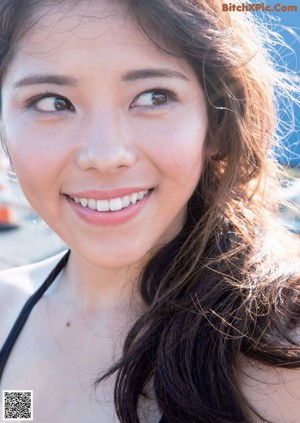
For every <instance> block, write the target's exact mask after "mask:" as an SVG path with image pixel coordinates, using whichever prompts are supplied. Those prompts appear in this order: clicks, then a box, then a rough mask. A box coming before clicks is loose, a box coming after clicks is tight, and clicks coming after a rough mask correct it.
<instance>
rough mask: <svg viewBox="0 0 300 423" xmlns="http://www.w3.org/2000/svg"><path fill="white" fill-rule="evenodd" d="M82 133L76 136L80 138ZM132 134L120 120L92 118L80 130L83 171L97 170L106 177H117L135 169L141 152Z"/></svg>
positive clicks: (78, 159)
mask: <svg viewBox="0 0 300 423" xmlns="http://www.w3.org/2000/svg"><path fill="white" fill-rule="evenodd" d="M78 135H79V134H76V137H78ZM130 138H131V137H130V134H129V133H128V132H127V131H126V130H125V129H124V127H123V126H122V124H121V123H120V121H118V122H117V121H116V119H112V118H109V117H108V116H107V115H106V116H105V118H104V117H103V116H102V117H100V118H99V116H98V118H95V119H93V121H92V119H89V122H88V123H86V124H84V125H82V127H81V129H80V141H79V146H78V150H77V163H78V165H79V167H80V168H81V169H84V170H88V169H97V170H98V171H99V172H100V173H103V174H113V173H116V172H118V171H119V170H120V169H125V168H130V167H132V166H133V165H134V164H135V162H136V160H137V151H136V148H135V146H134V145H133V142H132V141H131V140H130Z"/></svg>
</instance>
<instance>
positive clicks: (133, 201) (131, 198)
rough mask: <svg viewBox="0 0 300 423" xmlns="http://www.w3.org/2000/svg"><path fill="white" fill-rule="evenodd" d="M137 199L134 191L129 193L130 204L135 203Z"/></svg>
mask: <svg viewBox="0 0 300 423" xmlns="http://www.w3.org/2000/svg"><path fill="white" fill-rule="evenodd" d="M137 199H138V195H137V193H136V192H134V193H133V194H131V195H130V201H131V203H132V204H135V203H136V202H137Z"/></svg>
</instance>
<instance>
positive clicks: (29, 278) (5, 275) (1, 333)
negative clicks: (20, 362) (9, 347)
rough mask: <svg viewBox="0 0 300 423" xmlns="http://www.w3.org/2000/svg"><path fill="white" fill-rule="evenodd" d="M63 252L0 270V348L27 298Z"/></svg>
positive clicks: (42, 280)
mask: <svg viewBox="0 0 300 423" xmlns="http://www.w3.org/2000/svg"><path fill="white" fill-rule="evenodd" d="M64 254H65V253H64V252H63V253H60V254H58V255H55V256H53V257H50V258H49V259H46V260H43V261H41V262H38V263H33V264H29V265H26V266H20V267H15V268H13V269H7V270H3V271H1V272H0V320H1V327H0V349H1V347H2V345H3V343H4V341H5V339H6V337H7V335H8V333H9V331H10V329H11V327H12V325H13V323H14V322H15V320H16V318H17V316H18V314H19V312H20V311H21V309H22V307H23V305H24V304H25V302H26V301H27V299H28V298H29V297H30V296H31V295H32V294H33V293H34V292H35V291H36V290H37V289H38V288H39V286H40V285H41V284H42V283H43V282H44V280H45V279H46V277H47V276H48V274H49V273H50V272H51V270H52V269H53V268H54V266H55V265H56V264H57V263H58V261H59V260H60V258H61V257H62V256H63V255H64Z"/></svg>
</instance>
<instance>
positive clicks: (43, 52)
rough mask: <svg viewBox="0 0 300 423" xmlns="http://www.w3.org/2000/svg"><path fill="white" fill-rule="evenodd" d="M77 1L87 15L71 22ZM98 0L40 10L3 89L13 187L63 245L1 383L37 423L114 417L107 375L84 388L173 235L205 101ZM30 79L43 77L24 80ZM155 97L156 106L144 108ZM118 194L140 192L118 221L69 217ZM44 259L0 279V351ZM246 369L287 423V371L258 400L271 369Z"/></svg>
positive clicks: (118, 343)
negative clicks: (28, 405)
mask: <svg viewBox="0 0 300 423" xmlns="http://www.w3.org/2000/svg"><path fill="white" fill-rule="evenodd" d="M87 3H89V4H90V5H92V6H93V7H92V9H91V11H89V13H90V16H92V17H93V19H91V20H89V19H81V18H82V16H86V12H87V10H86V9H84V8H86V4H87ZM106 3H107V4H106ZM112 3H114V2H103V4H104V6H105V9H104V12H105V19H103V10H102V9H101V7H102V6H101V5H102V2H82V4H81V5H79V6H78V7H80V9H78V10H77V9H76V13H75V14H74V16H71V17H70V20H68V19H64V18H63V19H61V15H59V14H57V13H58V12H57V11H56V13H54V14H52V15H51V13H50V12H51V11H50V12H49V13H47V14H46V17H45V20H46V21H45V22H44V21H43V22H42V25H41V26H40V27H36V28H34V29H33V31H32V32H31V33H30V34H29V35H28V38H26V39H25V40H23V41H24V43H23V45H22V46H21V47H22V48H20V49H19V51H18V53H17V54H16V57H14V59H13V60H12V63H11V65H10V67H9V69H8V72H7V74H6V77H5V79H4V83H3V85H4V86H3V92H2V94H3V121H4V127H5V131H6V138H7V145H8V150H9V152H10V155H11V158H12V160H13V164H14V166H15V170H16V172H17V175H18V178H19V180H20V183H21V185H22V188H23V190H24V192H25V194H26V196H27V198H28V200H29V201H30V203H31V204H32V205H33V207H34V208H35V209H36V210H37V211H38V212H39V214H40V215H41V216H42V218H43V219H44V220H45V221H46V222H47V223H48V224H49V226H51V227H52V228H53V229H54V230H55V231H56V232H57V233H58V235H59V236H61V238H62V239H64V241H65V242H66V243H67V245H70V247H71V249H72V254H71V257H70V261H69V263H68V265H67V267H66V269H65V270H64V272H63V273H62V274H61V275H60V276H59V277H58V278H57V280H56V281H55V282H54V284H53V285H52V286H51V288H50V289H49V290H48V291H47V292H46V294H45V295H44V297H43V298H42V299H41V300H40V301H39V302H38V303H37V304H36V306H35V307H34V309H33V311H32V313H31V315H30V317H29V319H28V321H27V323H26V325H25V327H24V328H23V330H22V332H21V334H20V336H19V338H18V340H17V343H16V345H15V346H14V348H13V351H12V353H11V355H10V357H9V360H8V362H7V365H6V367H5V370H4V373H3V378H2V380H1V389H32V390H33V392H34V420H35V421H36V422H37V423H53V421H55V422H56V423H65V422H72V423H82V422H87V423H94V422H95V423H96V422H97V423H98V422H101V423H111V422H114V421H115V422H116V421H117V418H116V416H115V409H114V404H113V385H114V380H113V378H112V379H110V380H109V381H107V382H106V383H103V384H102V385H101V386H100V387H99V388H98V390H97V391H96V393H94V392H93V381H94V380H95V378H97V376H99V374H101V372H103V371H104V370H105V369H107V368H108V367H109V366H110V365H111V364H112V363H113V362H114V360H115V359H117V358H118V357H119V356H120V354H121V348H122V344H123V341H124V338H125V337H126V334H127V333H128V330H129V327H130V325H132V323H133V322H134V320H135V319H136V318H138V316H139V315H140V314H141V313H142V312H143V310H144V306H143V304H142V302H141V300H140V298H139V295H138V294H137V287H136V283H137V280H138V275H139V273H140V271H141V269H142V268H143V266H144V265H145V263H146V262H147V260H148V259H149V253H151V251H152V249H153V248H156V247H157V246H158V245H160V244H161V243H163V242H166V241H168V240H169V239H170V238H172V237H173V236H174V234H175V233H177V232H178V230H180V228H181V226H182V223H183V220H184V217H185V213H186V204H187V201H188V199H189V198H190V196H191V195H192V193H193V191H194V189H195V187H196V185H197V183H198V180H199V177H200V176H201V171H202V164H203V160H204V159H205V154H206V153H207V152H206V151H204V144H205V142H204V141H205V136H206V131H207V124H208V121H207V114H206V103H205V96H204V93H203V91H202V89H201V87H200V86H199V83H198V80H197V79H196V77H195V75H194V74H193V71H192V70H191V69H190V68H189V66H187V63H184V62H183V61H180V60H179V59H176V58H174V57H171V56H170V55H167V54H164V53H162V52H161V51H159V50H158V49H156V48H155V47H154V46H153V45H152V44H151V43H150V42H149V40H146V39H145V37H144V36H142V34H141V32H140V31H138V30H137V28H136V25H134V24H133V23H132V22H131V21H130V20H128V19H127V15H124V13H123V12H124V11H123V10H122V9H120V10H119V9H118V10H117V12H118V13H112V14H110V13H108V12H107V11H109V12H110V9H109V8H110V7H111V4H112ZM77 12H78V13H77ZM113 12H115V10H113ZM97 14H99V17H100V18H101V19H99V20H95V19H94V16H98V15H97ZM78 17H79V18H80V19H79V20H78ZM48 18H49V20H47V19H48ZM74 19H75V20H74ZM76 19H77V20H76ZM77 21H78V22H77ZM128 58H130V60H128ZM83 64H84V66H83ZM158 70H159V72H158ZM54 71H55V74H54V75H53V72H54ZM36 72H38V75H36V74H35V73H36ZM32 74H33V75H34V77H33V78H32ZM45 74H46V75H49V74H50V78H49V76H47V78H45V77H43V75H45ZM40 75H42V77H43V78H44V82H42V83H41V80H39V82H35V83H33V82H32V81H33V80H35V81H36V80H37V76H39V77H40ZM149 75H150V76H151V77H149ZM62 76H63V78H62ZM30 78H31V79H30ZM55 78H56V79H55ZM26 80H27V83H24V81H25V82H26ZM45 80H48V82H47V81H46V82H45ZM49 80H50V82H49ZM55 80H56V81H57V80H60V82H59V83H55ZM66 80H67V81H69V82H68V83H65V82H62V81H66ZM28 81H29V82H30V81H31V82H30V83H28ZM53 81H54V82H53ZM70 81H71V82H70ZM53 91H54V93H53ZM173 91H174V92H175V94H176V95H175V94H174V93H173ZM172 93H173V94H172ZM157 97H158V99H159V100H160V101H162V103H160V101H158V104H155V99H156V101H157ZM57 105H58V106H59V107H56V106H57ZM20 151H22V155H21V154H19V152H20ZM128 187H129V188H133V187H134V188H135V187H137V189H136V191H140V188H143V189H146V188H147V189H148V188H149V189H150V190H152V191H151V196H149V199H148V200H147V203H146V204H147V206H145V207H144V209H143V210H142V212H141V213H140V214H139V215H137V217H135V218H133V219H132V220H131V221H129V222H126V223H124V224H122V225H114V226H110V227H108V226H101V225H93V224H90V223H87V222H86V220H84V219H81V218H80V217H78V214H77V213H75V212H74V208H75V207H80V206H78V205H75V201H73V200H74V199H73V200H72V199H71V198H72V194H73V193H74V192H82V191H93V190H97V189H98V190H100V189H102V190H108V191H109V190H116V189H120V188H126V189H127V188H128ZM118 196H119V195H116V197H118ZM73 197H76V195H73ZM78 197H84V198H85V197H88V195H86V196H85V195H81V196H80V195H78ZM111 198H114V197H111ZM91 199H92V200H94V198H91ZM83 207H84V206H83ZM76 210H77V209H76ZM85 210H86V209H85ZM91 213H92V212H91ZM95 213H96V212H95ZM158 216H159V218H158ZM57 261H58V257H56V258H52V259H50V260H49V261H46V262H43V263H41V264H39V265H32V266H28V267H25V268H24V267H23V268H17V269H14V270H9V271H6V272H3V273H2V274H1V276H0V282H1V283H0V310H1V316H0V318H1V327H0V346H1V345H3V343H4V342H5V339H6V337H7V335H8V333H9V331H10V329H11V327H12V325H13V323H14V321H15V319H16V317H17V316H18V314H19V312H20V310H21V308H22V306H23V304H24V303H25V301H26V299H27V298H28V297H29V296H30V295H31V294H32V293H33V292H34V291H35V290H36V289H37V288H38V287H39V286H40V285H41V284H42V282H43V280H44V279H45V278H46V276H47V275H48V274H49V272H50V271H51V270H52V268H53V267H54V265H55V264H56V263H57ZM244 368H245V369H246V364H245V365H244ZM250 368H251V371H252V372H254V376H255V378H254V379H252V381H253V383H252V382H251V379H247V380H246V379H241V386H242V389H243V390H244V391H245V394H246V395H247V397H248V398H249V400H250V401H251V402H252V403H253V404H254V405H255V407H257V410H258V411H259V412H261V413H262V414H263V415H264V417H267V418H268V417H269V418H271V419H273V420H274V422H275V423H283V422H287V423H291V422H296V423H297V421H298V422H300V418H299V417H297V416H298V415H300V409H299V408H300V405H298V404H299V401H295V393H296V391H300V382H299V379H298V375H299V372H295V371H293V372H290V373H289V372H285V371H278V374H279V379H278V381H279V382H280V383H279V384H278V389H276V390H274V391H269V390H266V389H265V388H266V386H265V385H264V383H263V382H264V381H266V380H268V378H269V377H270V375H274V372H273V371H272V372H269V371H268V370H267V369H264V372H261V371H258V370H256V368H255V367H254V366H250ZM256 376H259V377H262V376H263V380H259V379H258V378H256ZM289 376H291V378H289ZM292 378H293V379H295V382H292V381H291V379H292ZM255 379H258V380H257V381H255V382H254V380H255ZM265 392H267V395H266V393H265ZM270 404H271V405H272V407H271V406H270ZM273 404H276V406H277V409H276V408H273ZM297 407H298V409H297ZM142 408H143V413H144V415H143V414H141V421H145V422H150V423H152V422H153V423H157V422H158V421H159V418H160V413H159V412H158V410H157V407H156V406H155V402H154V401H147V403H146V402H145V403H144V404H142ZM273 410H275V411H273ZM278 410H279V411H280V412H279V411H278ZM297 418H298V420H297ZM276 419H277V420H276ZM284 419H285V420H284ZM253 421H255V419H253Z"/></svg>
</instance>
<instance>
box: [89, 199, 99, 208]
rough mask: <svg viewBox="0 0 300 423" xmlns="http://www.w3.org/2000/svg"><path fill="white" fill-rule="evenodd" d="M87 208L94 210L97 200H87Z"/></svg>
mask: <svg viewBox="0 0 300 423" xmlns="http://www.w3.org/2000/svg"><path fill="white" fill-rule="evenodd" d="M88 206H89V208H90V209H92V210H96V208H97V200H94V199H91V200H88Z"/></svg>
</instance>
